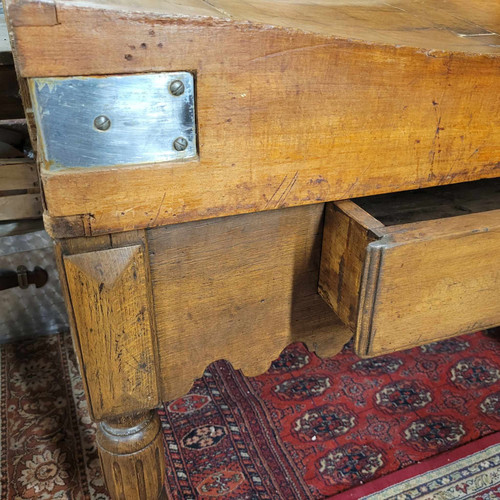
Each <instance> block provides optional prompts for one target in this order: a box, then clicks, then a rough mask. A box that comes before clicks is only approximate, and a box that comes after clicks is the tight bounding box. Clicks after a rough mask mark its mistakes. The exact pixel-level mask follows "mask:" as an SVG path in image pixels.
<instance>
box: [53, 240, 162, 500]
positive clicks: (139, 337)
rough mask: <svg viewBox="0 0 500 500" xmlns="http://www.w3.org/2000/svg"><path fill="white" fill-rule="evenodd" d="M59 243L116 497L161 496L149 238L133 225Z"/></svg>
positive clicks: (80, 350) (102, 454)
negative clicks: (133, 229) (130, 229)
mask: <svg viewBox="0 0 500 500" xmlns="http://www.w3.org/2000/svg"><path fill="white" fill-rule="evenodd" d="M57 248H58V252H57V255H58V260H59V269H60V272H61V276H62V277H64V278H65V279H64V280H63V289H64V290H65V295H66V300H67V304H68V310H69V311H70V321H71V325H72V332H73V338H74V344H75V348H76V351H77V354H78V358H79V362H80V366H81V368H82V370H81V372H82V378H83V381H84V384H85V388H86V392H87V397H88V402H89V408H90V412H91V415H92V417H93V418H94V420H95V421H96V422H98V431H97V444H98V448H99V453H100V457H101V464H102V468H103V473H104V476H105V479H106V484H107V486H108V489H109V493H110V494H111V497H112V498H113V500H156V499H157V498H158V496H159V495H160V493H161V491H162V487H163V478H164V468H165V461H164V451H163V442H162V433H161V426H160V419H159V417H158V415H157V413H156V412H155V411H154V410H152V408H154V407H155V406H157V405H158V404H159V403H160V401H161V397H160V393H159V389H158V386H159V384H158V364H157V355H156V353H155V346H156V339H155V327H154V318H153V310H152V300H151V286H150V283H149V262H148V252H147V248H146V242H145V241H144V239H143V238H141V235H137V233H134V232H131V233H127V234H124V235H120V236H116V237H109V236H108V237H103V238H87V239H76V240H66V241H61V242H60V243H59V245H58V247H57ZM71 313H72V314H71Z"/></svg>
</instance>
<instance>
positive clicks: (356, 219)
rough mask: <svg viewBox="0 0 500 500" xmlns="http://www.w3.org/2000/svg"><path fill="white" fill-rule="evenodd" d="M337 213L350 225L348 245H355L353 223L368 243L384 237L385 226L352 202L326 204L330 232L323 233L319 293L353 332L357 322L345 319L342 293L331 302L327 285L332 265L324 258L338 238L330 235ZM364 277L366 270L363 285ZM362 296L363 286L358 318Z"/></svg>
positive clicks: (357, 313) (326, 223)
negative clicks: (352, 233)
mask: <svg viewBox="0 0 500 500" xmlns="http://www.w3.org/2000/svg"><path fill="white" fill-rule="evenodd" d="M335 213H337V214H338V215H337V217H338V216H342V217H344V218H345V220H346V222H347V224H348V225H349V229H348V231H347V236H346V237H347V240H346V245H350V244H352V243H353V242H352V240H351V239H350V235H351V224H353V223H354V224H356V225H357V226H358V227H359V228H360V229H361V230H364V231H365V232H366V239H367V241H368V243H370V242H373V241H376V240H378V239H379V238H381V237H382V236H383V230H384V228H385V226H384V225H383V224H382V223H381V222H380V221H378V220H377V219H375V218H374V217H372V216H371V215H370V214H369V213H367V212H366V211H365V210H363V209H362V208H361V207H360V206H359V205H357V204H356V203H354V202H353V201H351V200H343V201H340V202H334V203H327V204H326V209H325V228H328V231H327V230H325V231H324V232H323V243H322V251H321V260H320V270H319V280H318V293H319V295H320V296H321V298H322V299H323V300H324V301H325V302H326V303H327V304H328V305H329V306H330V307H331V308H332V310H333V312H334V313H335V314H336V315H338V316H339V317H340V319H341V320H342V321H343V322H344V323H345V324H347V325H348V326H349V327H350V328H351V329H352V330H353V331H355V330H356V324H357V321H355V322H354V323H353V322H352V320H351V319H350V318H349V317H347V316H346V317H344V316H345V314H343V313H342V311H340V310H339V307H340V304H339V301H340V295H341V294H342V291H340V290H338V291H337V296H338V301H337V302H336V303H334V302H332V300H331V292H330V290H331V286H328V285H327V282H328V278H327V277H328V276H329V275H330V272H331V270H330V269H329V264H330V263H329V261H325V260H324V259H323V256H324V255H326V253H329V252H330V249H331V247H332V241H331V240H332V239H333V238H335V237H336V236H337V235H335V234H333V235H332V234H329V233H330V230H331V231H333V232H335V228H331V226H332V225H333V224H334V221H333V218H334V217H335V215H336V214H335ZM362 262H366V253H365V259H364V261H362ZM363 266H364V264H363ZM363 276H364V270H363V269H362V270H361V276H360V281H361V283H362V281H363ZM339 283H340V281H339ZM344 291H345V289H344ZM360 296H361V286H360V287H359V289H358V301H357V305H358V311H356V313H355V316H356V317H358V315H359V311H360V310H361V300H360Z"/></svg>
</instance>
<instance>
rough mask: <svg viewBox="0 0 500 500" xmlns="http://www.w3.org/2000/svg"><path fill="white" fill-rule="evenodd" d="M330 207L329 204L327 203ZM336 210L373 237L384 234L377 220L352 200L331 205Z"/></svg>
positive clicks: (381, 224)
mask: <svg viewBox="0 0 500 500" xmlns="http://www.w3.org/2000/svg"><path fill="white" fill-rule="evenodd" d="M328 205H330V203H328ZM333 205H335V207H337V209H338V210H340V211H341V212H342V213H344V214H345V215H347V216H348V217H349V218H350V219H353V220H355V221H356V222H357V223H358V224H359V225H360V226H361V227H362V228H364V229H367V230H369V231H371V232H372V233H373V234H374V235H375V236H378V237H382V236H383V235H384V234H385V226H384V224H383V223H382V222H380V221H379V220H378V219H376V218H375V217H373V216H372V215H371V214H369V213H368V212H367V211H366V210H365V209H363V208H361V207H360V206H359V205H358V204H357V203H355V202H354V201H352V200H340V201H335V202H334V203H333Z"/></svg>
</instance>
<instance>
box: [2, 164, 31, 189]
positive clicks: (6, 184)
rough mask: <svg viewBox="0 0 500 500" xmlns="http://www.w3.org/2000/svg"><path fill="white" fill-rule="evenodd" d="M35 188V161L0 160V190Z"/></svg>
mask: <svg viewBox="0 0 500 500" xmlns="http://www.w3.org/2000/svg"><path fill="white" fill-rule="evenodd" d="M35 188H38V173H37V170H36V164H35V162H33V161H19V160H10V161H8V160H0V191H9V190H15V189H35Z"/></svg>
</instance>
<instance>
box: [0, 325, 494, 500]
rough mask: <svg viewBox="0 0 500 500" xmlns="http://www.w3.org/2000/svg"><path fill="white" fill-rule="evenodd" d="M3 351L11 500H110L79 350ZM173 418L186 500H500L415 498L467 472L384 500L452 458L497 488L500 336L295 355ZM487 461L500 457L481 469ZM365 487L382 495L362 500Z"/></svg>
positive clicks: (174, 457)
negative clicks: (425, 469) (367, 354)
mask: <svg viewBox="0 0 500 500" xmlns="http://www.w3.org/2000/svg"><path fill="white" fill-rule="evenodd" d="M0 352H1V357H0V373H1V404H0V431H1V441H0V456H1V460H2V463H1V481H0V498H1V499H2V500H3V499H9V500H10V499H16V500H17V499H23V500H24V499H42V500H46V499H52V498H54V499H77V500H79V499H87V498H88V499H97V500H105V499H107V498H108V496H107V493H106V488H105V486H104V482H103V479H102V476H101V471H100V467H99V461H98V457H97V452H96V449H95V426H94V424H92V423H91V421H90V419H89V416H88V412H87V404H86V401H85V397H84V394H83V387H82V381H81V379H80V377H79V373H78V369H77V364H76V360H75V356H74V352H73V349H72V344H71V339H70V337H69V336H68V335H66V334H61V335H54V336H48V337H42V338H39V339H37V340H35V341H33V342H30V341H24V342H18V343H13V344H7V345H4V346H2V348H1V351H0ZM160 416H161V419H162V424H163V429H164V439H165V448H166V457H165V459H166V466H167V469H166V488H167V495H168V497H169V498H172V499H190V498H192V499H205V500H208V499H213V498H217V497H219V498H224V499H238V500H240V499H241V500H243V499H252V500H253V499H255V500H256V499H261V498H262V499H266V498H267V499H273V500H274V499H276V500H278V499H286V500H293V499H320V498H332V497H333V498H335V496H339V500H340V498H343V497H342V495H347V494H349V493H354V494H355V495H358V494H359V495H361V496H357V497H352V496H351V497H345V498H362V497H363V496H366V497H367V498H369V499H370V500H373V499H375V498H379V499H383V500H385V498H391V496H390V495H392V497H393V498H408V499H413V498H453V499H455V498H481V500H486V499H493V498H499V496H500V492H499V491H498V488H497V489H496V490H495V489H491V491H489V492H486V489H484V488H483V490H482V491H485V492H486V493H484V495H483V493H480V492H479V490H478V489H477V488H476V489H475V490H473V489H469V493H470V494H473V495H476V493H477V495H482V496H477V495H476V496H470V495H469V493H468V492H467V491H462V492H460V491H458V493H457V492H456V491H455V493H454V494H455V496H432V495H430V496H428V497H425V496H415V497H412V496H408V491H407V490H408V489H409V488H410V489H411V488H413V490H415V488H416V489H417V490H418V488H420V490H418V491H420V492H421V488H422V487H424V488H425V487H429V484H430V483H431V481H434V483H433V484H437V483H436V481H447V480H448V479H446V478H450V477H451V475H453V474H454V473H455V472H453V470H446V471H444V472H443V474H442V475H441V476H436V477H434V478H433V479H429V481H427V480H424V482H421V483H418V484H417V483H411V484H410V483H408V482H406V484H404V485H403V486H399V487H400V488H403V490H396V489H394V490H391V491H388V490H387V491H384V490H386V489H387V488H388V487H393V488H396V487H397V485H399V484H400V483H404V482H405V481H407V480H411V479H414V478H417V477H418V476H422V474H423V473H422V469H421V468H420V469H419V468H418V467H421V466H422V464H425V463H426V462H427V460H429V457H434V458H430V460H431V461H432V460H438V459H444V458H443V457H446V456H447V453H458V455H456V456H455V458H453V456H451V455H450V457H451V458H450V459H452V460H453V461H454V462H456V463H459V462H460V459H462V458H470V460H471V461H470V462H467V463H466V462H460V463H459V470H460V471H461V472H460V474H469V476H470V480H471V481H475V484H476V486H477V484H478V481H484V478H485V477H486V476H485V475H484V474H480V473H477V468H478V467H479V465H478V464H483V466H484V464H486V463H489V464H492V463H493V462H492V460H494V457H495V454H494V453H493V454H492V452H491V446H492V445H491V443H490V444H488V442H486V441H483V440H485V439H490V440H491V439H493V438H494V436H496V434H495V432H497V431H499V430H500V340H499V339H498V334H496V336H495V335H488V334H487V333H484V332H479V333H476V334H472V335H466V336H462V337H457V338H455V339H451V340H446V341H443V342H439V343H435V344H429V345H427V346H423V347H419V348H415V349H412V350H409V351H405V352H402V353H396V354H392V355H387V356H382V357H378V358H374V359H370V360H361V359H359V358H358V357H357V356H355V355H354V354H353V352H352V348H351V346H350V345H348V346H346V347H345V348H344V350H343V351H342V352H341V353H339V354H338V355H337V356H335V357H333V358H331V359H325V360H321V359H319V358H318V357H316V356H315V355H314V354H313V353H310V352H308V351H307V350H306V349H305V348H304V346H303V345H301V344H294V345H292V346H289V347H288V348H287V349H286V350H285V351H284V352H283V353H282V355H281V356H280V358H279V359H278V360H276V361H275V362H274V363H273V364H272V366H271V367H270V369H269V371H268V372H267V373H265V374H264V375H261V376H259V377H255V378H246V377H244V376H243V375H242V374H241V373H239V372H238V371H235V370H233V369H232V367H231V365H230V364H229V363H227V362H225V361H219V362H217V363H214V364H212V365H211V366H210V367H209V368H208V369H207V370H206V372H205V374H204V376H203V377H202V378H201V379H200V380H198V381H196V382H195V384H194V386H193V388H192V390H191V391H190V393H189V394H188V395H186V396H185V397H183V398H179V399H178V400H176V401H172V402H169V403H165V404H164V405H163V406H162V408H160ZM467 443H469V444H467ZM464 445H465V446H464ZM467 446H471V448H470V449H468V450H467V449H466V448H467ZM449 450H455V452H453V451H451V452H450V451H449ZM460 450H466V451H465V452H461V451H460ZM488 450H489V451H488ZM478 452H479V453H482V452H485V453H486V452H487V453H490V455H488V456H486V455H481V457H480V458H478V457H476V458H478V459H477V460H476V459H475V458H473V457H474V456H475V454H477V453H478ZM460 453H465V456H464V457H461V456H460ZM496 456H498V453H497V455H496ZM456 457H458V459H457V458H456ZM492 457H493V458H492ZM446 460H448V458H446ZM420 462H421V463H420ZM436 464H437V465H436V467H437V468H438V470H439V467H441V465H443V464H441V463H440V462H439V463H438V462H436ZM474 467H475V469H474ZM412 468H416V469H412ZM432 468H435V467H434V466H433V467H432ZM490 469H491V470H489V472H490V473H491V474H490V476H488V477H494V474H496V475H497V476H498V474H499V469H498V467H497V466H494V465H493V466H492V467H490ZM398 471H399V472H398ZM405 471H406V476H398V474H404V473H405ZM467 471H469V472H467ZM474 471H476V472H474ZM483 472H484V471H483ZM391 478H393V479H391ZM443 478H444V479H443ZM382 480H386V482H385V483H379V485H378V486H376V485H377V481H382ZM426 481H427V482H426ZM366 483H367V484H366ZM457 484H458V483H457ZM463 484H464V483H460V485H459V486H460V487H462V488H465V487H466V486H464V485H463ZM359 485H365V486H369V485H375V486H376V487H372V488H371V489H368V490H358V492H357V493H356V491H357V490H356V488H362V487H363V486H359ZM422 485H424V486H422ZM425 485H427V486H425ZM404 488H406V489H404ZM492 488H494V487H493V486H492ZM413 490H412V491H413ZM434 492H438V493H439V495H444V494H445V493H446V494H447V495H449V491H445V490H439V491H438V490H437V489H436V490H434ZM471 492H473V493H471ZM462 493H463V496H456V495H458V494H462ZM433 494H434V493H433ZM370 495H371V496H370ZM377 495H379V496H377ZM380 495H382V496H380ZM386 495H387V496H386ZM401 495H407V496H401Z"/></svg>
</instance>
